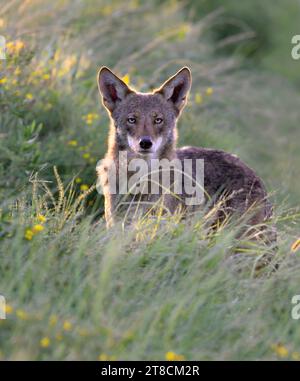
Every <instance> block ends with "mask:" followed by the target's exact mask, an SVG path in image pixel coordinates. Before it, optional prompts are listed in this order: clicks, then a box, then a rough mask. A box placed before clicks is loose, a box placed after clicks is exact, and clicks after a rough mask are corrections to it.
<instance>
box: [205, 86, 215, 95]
mask: <svg viewBox="0 0 300 381" xmlns="http://www.w3.org/2000/svg"><path fill="white" fill-rule="evenodd" d="M213 92H214V90H213V88H212V87H208V88H207V89H206V91H205V93H206V95H208V96H210V95H212V94H213Z"/></svg>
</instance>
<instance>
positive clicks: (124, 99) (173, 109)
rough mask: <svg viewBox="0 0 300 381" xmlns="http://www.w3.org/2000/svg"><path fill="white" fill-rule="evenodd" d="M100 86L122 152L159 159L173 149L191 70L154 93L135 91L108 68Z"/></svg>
mask: <svg viewBox="0 0 300 381" xmlns="http://www.w3.org/2000/svg"><path fill="white" fill-rule="evenodd" d="M98 85H99V91H100V93H101V95H102V101H103V105H104V106H105V107H106V109H107V110H108V112H109V115H110V117H111V118H112V121H113V123H112V128H113V129H114V132H115V134H114V137H113V139H114V141H115V143H116V144H117V147H118V149H119V150H128V151H131V152H132V153H134V154H135V155H138V156H142V157H144V156H146V157H147V156H149V155H150V157H160V156H161V155H162V154H163V153H164V152H167V150H168V149H170V148H173V147H174V145H175V142H176V121H177V118H178V117H179V115H180V113H181V111H182V109H183V107H184V105H185V103H186V99H187V95H188V92H189V90H190V87H191V73H190V70H189V69H188V68H186V67H184V68H182V69H181V70H180V71H178V72H177V73H176V74H175V75H174V76H173V77H171V78H170V79H168V80H167V81H166V82H165V83H164V84H163V85H162V86H161V87H160V88H158V89H157V90H154V91H153V92H152V93H138V92H136V91H134V90H133V89H131V88H129V87H128V86H127V85H126V84H125V83H124V82H123V81H122V80H121V79H120V78H119V77H117V76H116V75H115V74H113V73H112V72H111V71H110V70H109V69H108V68H106V67H103V68H102V69H101V70H100V71H99V74H98Z"/></svg>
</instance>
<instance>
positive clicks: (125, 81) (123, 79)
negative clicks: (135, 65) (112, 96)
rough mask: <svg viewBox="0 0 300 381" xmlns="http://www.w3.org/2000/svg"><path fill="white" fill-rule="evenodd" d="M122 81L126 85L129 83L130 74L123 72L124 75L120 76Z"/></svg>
mask: <svg viewBox="0 0 300 381" xmlns="http://www.w3.org/2000/svg"><path fill="white" fill-rule="evenodd" d="M122 81H123V82H124V83H126V85H129V82H130V75H129V74H125V75H124V77H122Z"/></svg>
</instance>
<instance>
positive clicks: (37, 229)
mask: <svg viewBox="0 0 300 381" xmlns="http://www.w3.org/2000/svg"><path fill="white" fill-rule="evenodd" d="M44 229H45V228H44V226H43V225H40V224H36V225H34V227H33V228H32V231H33V233H34V234H35V233H40V232H41V231H43V230H44Z"/></svg>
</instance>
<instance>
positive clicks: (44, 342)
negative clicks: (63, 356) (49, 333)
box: [40, 337, 50, 348]
mask: <svg viewBox="0 0 300 381" xmlns="http://www.w3.org/2000/svg"><path fill="white" fill-rule="evenodd" d="M40 345H41V347H42V348H48V347H49V345H50V339H49V337H43V338H42V339H41V341H40Z"/></svg>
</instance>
